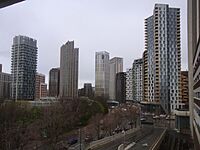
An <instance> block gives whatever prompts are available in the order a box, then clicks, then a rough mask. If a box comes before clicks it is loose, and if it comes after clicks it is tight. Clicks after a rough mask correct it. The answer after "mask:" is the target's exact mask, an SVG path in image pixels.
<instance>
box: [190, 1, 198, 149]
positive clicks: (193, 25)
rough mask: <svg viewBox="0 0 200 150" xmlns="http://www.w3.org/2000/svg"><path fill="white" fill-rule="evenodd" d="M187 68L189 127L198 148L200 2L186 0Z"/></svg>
mask: <svg viewBox="0 0 200 150" xmlns="http://www.w3.org/2000/svg"><path fill="white" fill-rule="evenodd" d="M187 4H188V5H187V6H188V68H189V73H188V77H189V110H190V129H191V133H192V136H193V139H194V145H195V149H200V130H199V129H200V77H199V74H200V59H199V58H200V45H199V41H200V38H199V35H200V2H199V0H188V1H187Z"/></svg>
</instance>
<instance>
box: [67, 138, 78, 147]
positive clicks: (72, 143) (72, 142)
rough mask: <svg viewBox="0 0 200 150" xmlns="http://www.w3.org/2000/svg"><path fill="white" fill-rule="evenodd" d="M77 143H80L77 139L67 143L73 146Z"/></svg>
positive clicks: (71, 139)
mask: <svg viewBox="0 0 200 150" xmlns="http://www.w3.org/2000/svg"><path fill="white" fill-rule="evenodd" d="M77 142H78V139H77V138H70V139H69V140H68V142H67V143H68V144H69V145H70V146H71V145H74V144H76V143H77Z"/></svg>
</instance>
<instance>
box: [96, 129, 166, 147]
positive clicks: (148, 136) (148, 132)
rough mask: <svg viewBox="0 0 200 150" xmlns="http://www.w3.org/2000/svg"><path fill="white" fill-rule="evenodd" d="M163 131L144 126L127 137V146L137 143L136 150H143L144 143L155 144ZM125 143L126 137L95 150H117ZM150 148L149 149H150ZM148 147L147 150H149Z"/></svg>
mask: <svg viewBox="0 0 200 150" xmlns="http://www.w3.org/2000/svg"><path fill="white" fill-rule="evenodd" d="M162 131H163V129H161V128H154V127H153V126H144V127H143V129H141V130H138V131H136V132H134V133H132V134H130V135H127V136H125V145H128V144H130V143H132V142H136V145H135V146H134V149H138V150H140V149H141V150H143V149H144V147H142V144H143V143H148V144H149V146H150V145H152V144H153V143H154V142H155V139H156V138H157V137H159V135H161V133H162ZM123 143H124V137H122V138H120V139H117V140H115V141H112V142H110V143H107V144H105V145H102V146H101V147H99V148H96V149H93V150H117V148H118V146H119V145H121V144H123ZM149 146H148V147H149ZM148 147H146V149H148Z"/></svg>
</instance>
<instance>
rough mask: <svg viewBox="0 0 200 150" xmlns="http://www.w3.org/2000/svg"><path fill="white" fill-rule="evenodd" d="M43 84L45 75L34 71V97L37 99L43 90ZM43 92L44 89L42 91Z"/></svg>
mask: <svg viewBox="0 0 200 150" xmlns="http://www.w3.org/2000/svg"><path fill="white" fill-rule="evenodd" d="M44 84H45V75H44V74H41V73H36V81H35V99H36V100H39V99H40V98H41V97H43V96H42V95H44V94H43V93H42V91H44V89H42V88H44V87H42V86H43V85H44ZM46 90H47V89H46ZM44 92H45V91H44Z"/></svg>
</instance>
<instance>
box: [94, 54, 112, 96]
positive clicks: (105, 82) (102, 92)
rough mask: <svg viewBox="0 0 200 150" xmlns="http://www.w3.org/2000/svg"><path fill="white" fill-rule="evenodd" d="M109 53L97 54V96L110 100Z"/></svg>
mask: <svg viewBox="0 0 200 150" xmlns="http://www.w3.org/2000/svg"><path fill="white" fill-rule="evenodd" d="M109 71H110V70H109V53H108V52H106V51H101V52H96V54H95V96H101V97H104V98H109V74H110V72H109Z"/></svg>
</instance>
